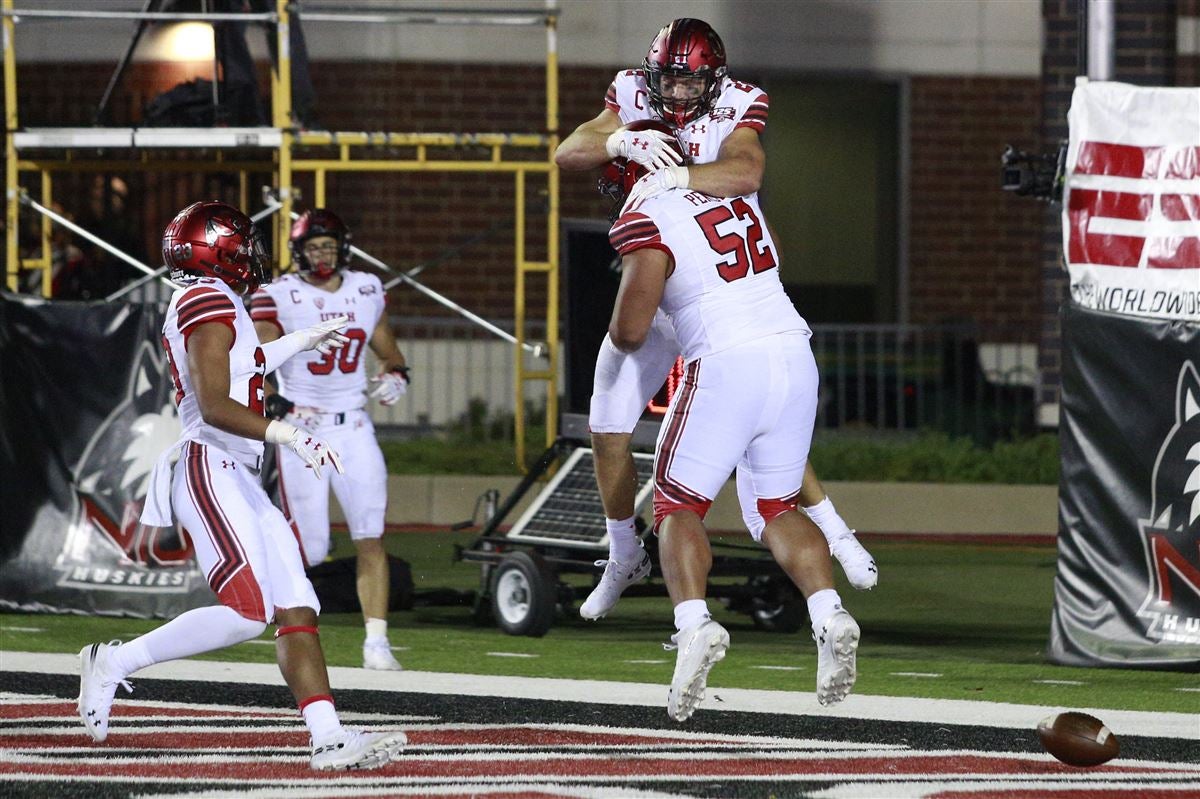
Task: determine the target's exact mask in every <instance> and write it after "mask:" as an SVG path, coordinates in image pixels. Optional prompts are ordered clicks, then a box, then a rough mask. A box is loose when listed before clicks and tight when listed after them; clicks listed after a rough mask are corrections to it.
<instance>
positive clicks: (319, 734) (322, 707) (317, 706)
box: [300, 699, 342, 746]
mask: <svg viewBox="0 0 1200 799" xmlns="http://www.w3.org/2000/svg"><path fill="white" fill-rule="evenodd" d="M300 714H301V715H302V716H304V723H305V725H306V726H307V727H308V733H309V735H311V736H312V740H313V746H324V745H325V744H327V743H329V742H330V741H332V740H333V739H334V738H336V737H338V736H339V735H341V734H342V722H341V720H340V719H339V718H338V715H337V711H336V710H334V709H333V702H331V701H330V700H328V699H318V700H317V701H315V702H309V703H308V704H307V705H305V706H304V709H303V710H301V711H300Z"/></svg>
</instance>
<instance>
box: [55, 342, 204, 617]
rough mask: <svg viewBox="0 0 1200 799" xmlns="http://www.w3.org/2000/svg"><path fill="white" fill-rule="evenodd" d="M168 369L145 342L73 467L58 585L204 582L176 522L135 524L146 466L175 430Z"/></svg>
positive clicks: (170, 587) (140, 586) (165, 588)
mask: <svg viewBox="0 0 1200 799" xmlns="http://www.w3.org/2000/svg"><path fill="white" fill-rule="evenodd" d="M167 370H168V366H167V364H166V357H165V353H163V352H162V351H161V350H159V349H158V348H157V347H156V346H155V344H154V342H153V341H151V340H147V341H145V342H143V343H142V345H141V346H140V348H139V350H138V352H137V354H136V355H135V357H134V363H133V365H132V368H131V369H130V378H129V389H128V393H127V395H126V396H125V398H124V399H123V400H122V401H121V402H120V403H119V404H118V405H117V407H115V408H114V409H113V410H112V412H111V413H110V414H109V416H108V418H107V419H106V420H105V421H104V422H103V423H102V424H101V425H100V427H99V428H98V429H97V430H96V432H95V433H94V434H93V435H92V439H91V441H89V442H88V445H87V447H86V448H85V450H84V452H83V455H82V456H81V457H80V459H79V461H78V462H77V463H76V465H75V469H74V483H75V497H76V507H75V510H74V512H73V513H72V518H73V521H72V524H71V525H70V528H69V530H68V533H67V538H66V541H65V543H64V546H63V552H62V554H61V555H60V556H59V558H58V559H57V562H56V566H57V567H58V569H59V570H60V575H61V576H60V578H59V581H58V584H59V585H60V586H64V587H74V588H88V589H93V588H95V587H98V586H103V587H105V588H107V589H110V590H142V591H144V590H148V589H153V590H157V591H162V592H166V593H176V592H186V591H188V590H189V588H190V587H191V584H192V583H193V582H194V581H195V579H197V578H198V579H200V580H202V579H203V578H202V575H200V574H199V572H198V571H197V569H196V567H195V564H194V561H193V557H192V555H193V551H192V546H191V542H190V541H189V540H188V539H187V537H186V536H185V535H183V534H181V531H180V530H179V529H178V527H175V528H165V529H160V528H157V527H146V526H145V525H143V524H141V522H139V521H138V516H139V515H140V513H141V509H142V503H143V501H144V499H145V496H146V492H147V489H148V488H149V479H148V478H149V475H150V470H151V469H152V468H153V466H154V463H155V461H156V460H157V458H158V456H159V454H160V453H161V452H162V451H164V450H165V449H167V448H168V447H170V445H171V444H172V443H174V441H175V440H176V439H177V438H178V437H179V433H180V423H179V417H178V416H177V415H176V412H175V408H174V406H173V404H172V402H171V399H170V397H171V392H172V388H171V380H170V376H169V374H168V371H167Z"/></svg>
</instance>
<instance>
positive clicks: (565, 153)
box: [555, 18, 879, 619]
mask: <svg viewBox="0 0 1200 799" xmlns="http://www.w3.org/2000/svg"><path fill="white" fill-rule="evenodd" d="M604 103H605V107H604V110H602V111H601V112H600V114H599V115H598V116H596V118H595V119H592V120H589V121H587V122H584V123H583V124H581V125H580V126H579V127H578V128H576V130H575V131H574V132H573V133H572V134H571V135H570V136H568V137H567V138H566V139H564V140H563V142H562V144H560V145H559V147H558V150H557V152H556V153H555V161H556V162H557V163H558V165H559V166H560V167H562V168H563V169H590V168H594V167H597V166H601V165H602V164H605V163H606V162H608V161H609V160H610V159H613V158H617V157H624V158H628V159H629V160H631V161H633V162H635V163H636V164H638V165H639V166H641V167H643V168H645V169H647V170H650V171H651V177H650V178H649V179H648V180H646V181H644V182H641V183H638V184H636V186H635V189H634V190H635V191H637V192H638V193H639V194H641V195H644V196H652V195H653V194H654V193H657V192H661V191H665V190H667V189H669V188H691V189H695V190H697V191H700V192H703V193H705V194H710V195H713V196H717V197H739V196H756V193H757V191H758V189H759V186H760V184H761V183H762V175H763V168H764V165H765V163H766V156H765V154H764V152H763V149H762V144H761V143H760V141H759V136H760V135H761V134H762V132H763V130H764V129H765V128H766V123H767V108H768V104H769V101H768V97H767V95H766V93H765V92H763V91H762V90H761V89H759V88H758V87H757V86H755V85H753V84H750V83H745V82H742V81H736V80H733V79H731V78H730V77H729V76H728V67H727V65H726V59H725V46H724V44H723V43H722V42H721V38H720V37H719V36H718V35H717V33H716V31H714V30H713V29H712V27H711V26H709V25H708V24H707V23H705V22H703V21H701V20H698V19H686V18H685V19H677V20H675V21H673V22H672V23H670V24H669V25H667V26H666V27H664V28H663V29H662V30H661V31H659V33H658V35H657V36H655V38H654V41H653V42H651V44H650V49H649V51H648V52H647V54H646V58H645V60H644V61H643V63H642V68H641V69H631V70H625V71H623V72H620V73H618V74H617V76H616V78H615V79H614V80H613V82H612V84H611V85H610V86H609V88H608V93H607V95H606V96H605V100H604ZM649 119H660V120H662V121H664V122H666V123H667V124H668V129H666V130H655V129H653V128H650V129H646V128H644V127H643V123H644V122H645V121H646V120H649ZM677 147H679V148H680V149H679V150H677V149H676V148H677ZM622 199H624V198H623V196H622ZM617 208H619V205H618V206H617ZM614 210H615V209H614ZM678 355H679V345H678V343H677V342H676V341H675V334H674V332H673V331H672V330H671V325H670V322H669V321H668V320H666V319H665V318H664V317H663V316H662V315H661V314H660V315H658V316H656V318H655V320H654V324H653V325H652V327H651V329H650V331H649V333H648V334H647V339H646V341H645V343H644V344H643V345H642V347H641V348H639V349H638V350H637V352H635V353H621V352H619V351H618V350H617V349H616V348H615V347H614V346H613V344H612V342H611V341H610V340H609V339H607V338H606V339H605V340H604V342H603V343H602V344H601V347H600V351H599V353H598V355H597V358H596V373H595V382H594V384H593V392H592V403H591V409H590V414H589V419H588V423H589V427H590V429H591V434H592V448H593V450H594V463H595V468H596V481H597V483H598V485H599V488H600V496H601V502H602V503H603V505H604V510H605V516H606V517H607V518H606V520H605V524H606V526H607V528H608V534H609V558H608V560H607V562H604V565H605V569H604V573H603V575H602V576H601V579H600V582H599V584H598V585H597V586H596V588H595V590H593V592H592V593H591V595H590V596H589V597H588V598H587V600H585V601H584V603H583V604H582V605H581V606H580V609H579V613H580V615H581V616H583V617H584V618H585V619H598V618H600V617H602V616H604V615H605V614H607V613H608V612H609V611H610V610H611V609H612V608H613V607H614V606H615V605H616V603H617V600H618V599H619V598H620V595H621V592H622V591H624V589H625V588H626V587H628V586H629V585H631V584H633V583H634V582H636V581H638V580H640V579H642V578H644V577H645V576H646V575H648V574H649V573H650V559H649V557H648V556H647V555H646V553H645V552H644V551H643V550H642V547H641V541H640V539H639V538H638V536H637V532H636V529H635V527H634V498H635V496H636V493H637V476H636V472H635V470H634V463H633V455H632V452H631V449H630V442H631V439H632V432H633V429H634V426H635V425H636V423H637V420H638V417H639V416H640V415H641V413H642V411H643V410H644V409H645V407H646V404H647V403H648V402H649V401H650V399H651V397H653V396H654V394H655V392H656V391H657V390H658V388H659V387H660V386H661V385H662V382H663V380H664V379H665V377H666V374H667V372H668V371H669V370H670V368H671V366H672V364H674V362H675V359H676V357H677V356H678ZM737 487H738V498H739V501H740V503H741V507H742V516H743V519H744V520H745V522H746V525H747V527H748V528H749V529H750V531H751V533H754V534H761V532H762V528H763V524H764V522H763V519H762V517H761V516H760V515H759V513H758V511H757V509H756V505H755V502H754V499H753V490H752V487H751V477H750V475H749V474H748V472H747V470H746V465H745V464H742V465H741V466H739V468H738V470H737ZM801 504H802V507H803V508H804V511H805V512H806V513H807V514H808V515H809V516H810V517H811V518H812V519H813V521H815V522H816V523H817V525H818V526H819V527H820V528H821V531H822V533H824V535H825V537H826V540H827V542H828V546H829V548H830V550H831V552H832V553H833V555H834V556H835V557H836V558H837V559H838V562H839V563H840V564H841V565H842V568H843V570H844V571H845V572H846V576H847V578H848V579H849V581H850V583H851V585H853V586H854V587H855V588H859V589H869V588H872V587H873V586H874V585H875V584H876V582H877V580H878V576H879V573H878V569H877V567H876V565H875V560H874V559H873V558H872V557H871V555H870V554H869V553H868V552H867V551H866V550H865V549H864V548H863V546H862V545H861V544H860V543H859V542H858V539H857V538H856V537H855V535H854V531H853V530H851V529H850V527H849V526H848V525H847V524H846V522H845V521H844V520H843V519H842V517H841V516H840V515H839V514H838V512H837V510H836V509H835V508H834V506H833V503H832V501H830V499H829V498H828V497H827V496H826V495H825V492H824V489H823V488H822V487H821V484H820V482H819V481H818V480H817V476H816V474H815V472H813V470H812V467H811V465H806V467H805V477H804V483H803V486H802V489H801Z"/></svg>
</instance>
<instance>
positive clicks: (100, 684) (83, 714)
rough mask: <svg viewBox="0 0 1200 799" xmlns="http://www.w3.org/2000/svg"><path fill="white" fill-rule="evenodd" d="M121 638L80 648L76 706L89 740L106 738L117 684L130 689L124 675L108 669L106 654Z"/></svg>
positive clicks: (131, 688)
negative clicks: (111, 673) (89, 736)
mask: <svg viewBox="0 0 1200 799" xmlns="http://www.w3.org/2000/svg"><path fill="white" fill-rule="evenodd" d="M120 645H121V642H120V641H110V642H109V643H107V644H88V645H87V646H85V647H84V648H83V649H81V650H80V651H79V702H78V704H77V705H76V706H75V709H76V710H78V711H79V719H80V720H81V721H82V722H83V726H84V729H86V730H87V731H88V735H91V736H92V740H94V741H96V743H100V742H102V741H104V740H105V739H106V738H108V715H109V713H110V712H111V711H112V703H113V698H114V697H115V696H116V694H117V686H118V685H120V686H122V687H124V688H125V690H126V691H128V692H130V693H132V692H133V686H132V685H130V684H129V683H128V682H127V681H125V680H124V679H118V678H113V677H110V676H109V673H108V658H109V654H110V653H111V652H112V650H113V649H116V648H117V647H118V646H120Z"/></svg>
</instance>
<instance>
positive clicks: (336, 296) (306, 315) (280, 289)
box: [250, 269, 386, 413]
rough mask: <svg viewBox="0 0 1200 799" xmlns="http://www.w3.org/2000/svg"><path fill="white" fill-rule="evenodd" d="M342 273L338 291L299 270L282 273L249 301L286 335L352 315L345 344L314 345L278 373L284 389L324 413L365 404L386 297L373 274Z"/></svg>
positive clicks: (258, 315)
mask: <svg viewBox="0 0 1200 799" xmlns="http://www.w3.org/2000/svg"><path fill="white" fill-rule="evenodd" d="M340 274H341V276H342V285H341V286H339V287H338V290H337V291H326V290H324V289H319V288H317V287H316V286H313V285H311V284H309V283H307V282H306V281H305V280H304V279H303V278H301V277H300V276H299V275H298V274H296V273H291V274H288V275H284V276H283V277H281V278H279V279H278V280H276V281H274V282H273V283H268V284H267V285H265V286H263V287H262V288H260V289H259V290H258V291H256V292H255V293H254V297H253V298H252V300H251V302H250V314H251V316H252V317H253V319H254V321H255V322H271V323H273V324H275V325H276V326H277V327H278V328H279V331H280V333H283V334H286V333H293V332H295V331H297V330H303V329H304V328H306V327H312V326H313V325H315V324H318V323H319V322H323V321H325V320H326V319H333V318H334V317H337V316H342V315H345V316H348V317H350V321H349V322H348V323H347V325H346V329H345V330H343V331H342V333H343V334H345V335H346V336H347V337H348V338H349V339H350V340H349V341H348V342H347V343H346V346H344V347H342V348H341V349H338V350H333V351H332V352H330V353H329V354H328V355H322V354H321V353H319V352H317V351H316V350H308V351H306V352H302V353H300V354H299V355H297V356H296V357H294V358H292V359H291V360H288V361H287V362H285V363H284V364H283V365H282V366H280V367H279V370H278V372H277V373H276V374H277V377H278V378H279V381H280V386H279V391H280V393H281V394H283V395H284V396H285V397H287V398H288V399H289V400H291V401H292V402H294V403H296V404H297V405H301V406H304V407H308V408H317V409H318V410H320V411H322V412H325V413H341V412H343V411H352V410H357V409H358V408H362V407H363V406H364V405H366V402H367V395H366V391H367V375H366V369H364V368H363V361H364V358H365V356H366V352H365V350H366V348H367V343H368V342H369V341H370V340H371V333H372V332H373V331H374V330H375V325H376V324H377V323H378V322H379V319H380V317H381V316H382V315H383V312H384V304H385V302H386V297H385V295H384V291H383V284H382V283H380V282H379V278H378V277H376V276H375V275H372V274H370V273H367V272H357V271H353V270H350V269H343V270H342V271H341V273H340Z"/></svg>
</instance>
